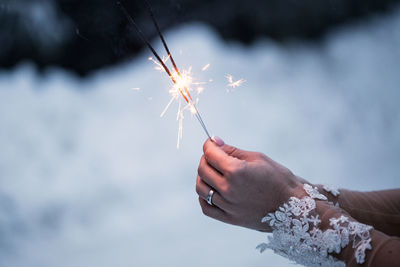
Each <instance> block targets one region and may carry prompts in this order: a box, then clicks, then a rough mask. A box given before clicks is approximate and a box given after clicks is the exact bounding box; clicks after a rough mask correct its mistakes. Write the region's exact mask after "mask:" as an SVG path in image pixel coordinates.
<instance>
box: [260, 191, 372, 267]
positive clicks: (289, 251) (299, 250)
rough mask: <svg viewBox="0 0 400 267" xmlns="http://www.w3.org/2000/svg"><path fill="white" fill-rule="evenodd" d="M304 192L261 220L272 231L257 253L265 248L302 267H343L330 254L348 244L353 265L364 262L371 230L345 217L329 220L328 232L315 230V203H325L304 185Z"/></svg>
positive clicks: (317, 221) (316, 223) (316, 222)
mask: <svg viewBox="0 0 400 267" xmlns="http://www.w3.org/2000/svg"><path fill="white" fill-rule="evenodd" d="M304 190H305V191H306V192H307V194H308V195H309V196H305V197H303V198H302V199H298V198H296V197H291V198H290V199H289V201H288V202H287V203H285V204H283V205H282V206H281V207H279V209H278V210H277V211H275V212H273V213H269V214H268V215H267V216H265V217H264V218H263V219H262V222H264V223H268V224H269V225H270V226H271V227H272V229H273V232H272V236H268V241H269V242H268V243H262V244H260V245H258V246H257V249H259V250H260V252H263V251H264V250H266V249H267V248H269V249H272V250H273V251H274V252H275V253H277V254H279V255H282V256H284V257H286V258H289V259H290V260H292V261H295V262H296V263H299V264H303V265H305V266H345V263H344V262H343V261H339V260H337V259H336V258H334V257H333V256H332V255H330V253H340V251H341V249H342V248H344V247H346V246H347V245H348V244H350V243H352V247H353V248H355V258H356V261H357V263H363V262H364V261H365V251H366V250H367V249H372V247H371V244H370V243H371V238H370V233H369V231H370V230H371V229H372V227H371V226H368V225H365V224H362V223H359V222H354V221H350V220H349V218H348V217H346V216H343V215H342V216H340V217H339V218H331V219H330V220H329V224H330V226H331V228H328V229H326V230H325V231H323V230H321V229H320V228H319V227H318V226H319V224H320V223H321V220H320V219H319V215H313V213H314V214H315V212H313V210H314V209H315V207H316V202H315V200H314V198H315V199H321V200H326V197H325V196H324V195H322V194H320V193H319V192H318V190H317V188H313V187H312V186H311V185H308V184H305V185H304Z"/></svg>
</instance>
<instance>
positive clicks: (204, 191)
mask: <svg viewBox="0 0 400 267" xmlns="http://www.w3.org/2000/svg"><path fill="white" fill-rule="evenodd" d="M210 190H214V194H213V197H212V203H213V205H215V206H217V207H219V208H220V209H222V210H226V209H227V208H228V204H227V202H226V201H225V200H224V199H223V198H222V196H221V195H220V194H219V193H218V191H217V190H215V189H213V188H211V187H210V186H209V185H207V184H206V183H205V182H203V180H202V179H201V178H200V177H199V176H197V181H196V192H197V194H198V195H199V197H201V198H202V199H204V200H207V197H208V194H209V192H210ZM207 204H208V203H207Z"/></svg>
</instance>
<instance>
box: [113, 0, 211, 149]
mask: <svg viewBox="0 0 400 267" xmlns="http://www.w3.org/2000/svg"><path fill="white" fill-rule="evenodd" d="M145 2H146V5H147V9H148V11H149V13H150V17H151V19H152V21H153V24H154V26H155V28H156V30H157V33H158V36H159V38H160V39H161V42H162V44H163V46H164V49H165V51H166V52H167V55H168V57H167V58H166V59H162V58H161V57H160V56H159V55H158V54H157V52H156V51H155V50H154V48H153V47H152V46H151V44H150V42H149V41H148V40H147V38H146V37H145V35H144V34H143V32H142V31H141V29H140V28H139V26H138V25H137V24H136V22H135V21H134V19H133V18H132V17H131V16H130V15H129V13H128V11H127V10H126V9H125V7H124V6H123V5H122V4H121V2H117V4H118V6H119V7H120V9H121V10H122V12H123V13H124V15H125V17H126V18H127V19H128V21H129V22H130V23H131V24H132V25H133V26H134V28H135V29H136V31H137V33H138V34H139V37H140V38H141V39H142V41H143V42H144V43H145V44H146V45H147V47H148V48H149V49H150V51H151V52H152V53H153V55H154V56H155V58H156V60H154V59H152V58H149V59H150V60H152V61H153V62H155V63H156V64H157V65H158V66H159V68H160V69H161V70H164V71H165V72H166V73H167V74H168V76H169V77H170V79H171V81H172V83H173V84H174V85H173V87H172V88H171V90H170V93H171V95H172V98H171V100H170V102H169V103H168V104H167V106H166V107H165V109H164V110H163V112H162V113H161V117H162V116H163V115H164V114H165V112H166V111H167V109H168V107H169V106H170V105H171V104H172V102H173V101H174V100H175V99H177V98H178V97H179V94H180V95H181V96H182V97H183V99H184V100H185V102H186V103H187V107H189V108H190V110H191V112H192V113H193V114H194V115H195V116H196V118H197V120H198V121H199V123H200V125H201V127H202V128H203V130H204V132H205V133H206V135H207V137H208V138H211V137H210V134H209V133H208V130H207V127H206V125H205V124H204V121H203V119H202V117H201V115H200V112H199V110H198V109H197V106H196V104H195V102H194V101H193V98H192V96H191V95H190V92H189V89H188V88H189V86H190V85H191V83H192V77H191V75H190V70H189V71H184V72H182V73H181V72H180V71H179V69H178V67H177V65H176V63H175V60H174V58H173V57H172V55H171V52H170V50H169V48H168V45H167V43H166V41H165V39H164V36H163V35H162V33H161V30H160V27H159V26H158V23H157V21H156V19H155V16H154V13H153V11H152V8H151V6H150V4H149V3H148V2H147V1H145ZM168 60H170V61H171V63H172V66H173V69H174V71H173V72H171V71H170V70H169V68H168V67H167V65H166V62H167V61H168ZM208 67H209V65H208V66H207V65H206V66H205V67H203V70H206V69H207V68H208ZM202 90H203V88H201V87H199V88H198V93H199V92H200V91H202ZM184 109H186V107H185V108H183V109H182V108H181V103H180V102H179V109H178V114H177V119H178V120H179V128H178V144H177V146H178V147H179V140H180V139H181V138H182V119H183V113H182V111H183V110H184Z"/></svg>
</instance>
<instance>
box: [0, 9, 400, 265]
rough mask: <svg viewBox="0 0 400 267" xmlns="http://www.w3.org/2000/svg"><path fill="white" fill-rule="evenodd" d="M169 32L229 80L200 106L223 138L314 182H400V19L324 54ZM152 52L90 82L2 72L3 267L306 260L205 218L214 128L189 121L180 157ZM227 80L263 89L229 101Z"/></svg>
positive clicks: (323, 48) (309, 47)
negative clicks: (202, 177) (203, 169)
mask: <svg viewBox="0 0 400 267" xmlns="http://www.w3.org/2000/svg"><path fill="white" fill-rule="evenodd" d="M166 38H167V40H168V42H169V44H170V46H171V48H172V50H173V51H175V53H176V59H177V61H178V63H179V64H180V65H181V66H185V67H187V66H190V65H192V66H193V70H194V72H195V73H196V74H198V75H199V78H200V79H202V80H207V79H209V78H211V79H213V80H214V81H213V82H212V83H210V84H208V85H207V89H206V90H205V92H204V93H203V95H202V96H201V100H200V103H199V109H200V111H201V112H202V115H203V118H204V120H205V122H206V124H207V125H208V127H209V129H210V130H211V132H212V133H213V134H217V135H219V136H221V137H222V138H223V139H224V140H225V141H226V142H228V143H231V144H234V145H236V146H239V147H242V148H246V149H251V150H259V151H262V152H264V153H266V154H268V155H269V156H271V157H272V158H274V159H276V160H277V161H279V162H281V163H283V164H285V165H286V166H288V167H289V168H291V169H292V170H293V171H294V172H295V173H297V174H299V175H301V176H303V177H305V178H307V179H309V180H310V181H311V182H321V183H329V184H333V185H338V186H341V187H346V188H351V189H357V190H374V189H384V188H393V187H400V177H399V173H400V164H399V160H400V139H399V136H400V105H399V104H398V102H399V97H400V90H399V89H400V49H399V47H400V10H397V12H394V13H393V14H391V15H389V16H386V17H378V18H374V19H371V20H370V21H369V22H367V23H363V24H359V25H353V26H351V27H346V28H343V29H339V30H337V31H336V32H334V33H332V34H331V35H330V36H328V37H327V38H326V40H325V41H324V42H323V44H321V45H318V46H317V45H315V44H310V43H300V42H296V43H294V44H291V45H289V46H286V47H282V46H279V45H277V44H276V43H274V42H271V41H269V40H259V41H258V42H257V43H256V44H254V45H252V46H250V47H243V46H241V45H239V44H234V43H225V42H223V41H221V40H220V39H219V37H218V36H217V35H216V34H215V32H214V31H213V30H212V29H210V28H208V27H207V26H205V25H186V26H184V27H181V28H175V29H173V30H172V31H170V32H168V33H166ZM158 48H160V47H159V46H158ZM180 50H182V54H180V53H179V51H180ZM148 56H149V54H148V53H147V52H146V53H144V54H142V55H141V56H140V57H138V58H136V59H135V60H132V62H130V63H127V64H123V65H120V66H117V67H114V68H110V69H107V70H103V71H100V72H98V73H96V74H94V75H92V76H91V77H89V78H86V79H84V80H80V79H78V78H76V77H75V76H73V75H71V74H70V73H66V72H65V71H62V70H49V71H48V72H47V73H46V74H45V75H44V76H39V75H38V74H37V72H36V70H35V69H34V68H33V67H32V66H31V65H29V64H24V65H21V66H19V67H17V68H15V69H14V70H12V71H9V72H4V71H3V72H1V73H0V266H15V267H27V266H28V267H29V266H40V267H53V266H58V267H70V266H74V267H87V266H96V267H106V266H107V267H108V266H113V267H125V266H193V267H197V266H198V267H204V266H209V267H213V266H278V265H279V266H284V265H286V266H291V265H290V263H289V262H288V261H287V260H285V259H282V258H280V257H279V256H275V255H273V254H272V253H270V252H266V253H264V254H259V253H258V252H257V251H256V250H255V246H256V245H257V244H258V243H260V242H262V241H264V240H265V238H266V236H265V234H262V233H258V232H255V231H251V230H246V229H242V228H238V227H234V226H228V225H224V224H222V223H220V222H217V221H213V220H211V219H209V218H206V217H204V216H203V215H202V213H201V210H200V208H199V206H198V202H197V197H196V193H195V190H194V184H195V175H196V169H197V164H198V161H199V158H200V156H201V152H202V151H201V148H202V143H203V141H204V140H205V136H204V133H203V132H202V130H201V128H200V126H199V125H198V123H197V121H196V120H195V118H190V115H188V116H187V118H186V120H185V123H184V124H185V126H184V127H185V128H184V133H183V134H184V136H183V141H182V144H181V148H180V149H179V150H177V149H176V148H175V146H176V128H177V124H176V121H175V109H176V106H174V107H173V110H170V111H169V112H168V113H167V114H166V116H165V118H160V117H159V114H160V113H161V111H162V109H163V107H164V105H165V104H166V103H167V102H168V100H169V95H168V92H167V91H168V87H169V85H170V83H169V81H168V79H167V77H165V76H164V75H162V74H159V73H157V72H155V71H154V69H153V65H152V64H151V63H150V62H149V61H148V60H147V57H148ZM206 63H211V67H210V69H209V70H208V71H206V72H202V71H201V67H202V66H204V65H205V64H206ZM226 74H232V75H234V77H236V78H245V79H246V80H247V81H246V82H245V83H244V84H243V86H242V87H239V88H236V89H235V90H234V91H233V92H229V93H227V91H226V79H225V77H224V76H225V75H226ZM132 87H139V88H141V89H140V90H139V91H135V90H132V89H131V88H132Z"/></svg>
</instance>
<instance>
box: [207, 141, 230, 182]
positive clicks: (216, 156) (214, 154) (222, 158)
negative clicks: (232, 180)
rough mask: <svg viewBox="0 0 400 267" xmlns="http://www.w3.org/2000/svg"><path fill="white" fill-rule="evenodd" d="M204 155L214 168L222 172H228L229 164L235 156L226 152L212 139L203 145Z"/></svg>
mask: <svg viewBox="0 0 400 267" xmlns="http://www.w3.org/2000/svg"><path fill="white" fill-rule="evenodd" d="M203 151H204V157H205V159H206V161H207V162H208V164H210V165H211V166H212V167H213V168H214V169H216V170H217V171H219V172H220V173H222V175H223V174H224V173H226V171H227V166H229V165H230V164H231V163H232V161H233V158H232V157H231V156H229V155H228V154H227V153H225V152H224V151H223V150H222V149H221V148H220V147H219V146H218V145H217V144H215V143H214V142H213V141H211V139H207V141H206V142H205V143H204V145H203Z"/></svg>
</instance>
